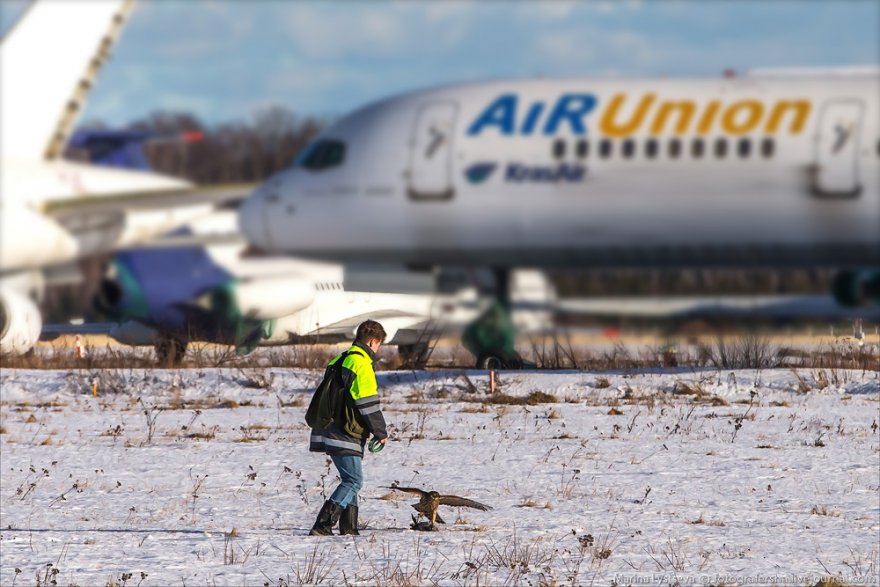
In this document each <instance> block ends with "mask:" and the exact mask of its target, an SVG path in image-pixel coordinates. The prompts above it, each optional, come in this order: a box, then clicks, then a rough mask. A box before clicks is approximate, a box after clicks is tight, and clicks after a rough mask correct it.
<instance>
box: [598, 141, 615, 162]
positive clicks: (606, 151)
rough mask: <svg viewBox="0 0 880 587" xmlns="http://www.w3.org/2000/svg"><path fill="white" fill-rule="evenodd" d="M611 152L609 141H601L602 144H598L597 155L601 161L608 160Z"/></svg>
mask: <svg viewBox="0 0 880 587" xmlns="http://www.w3.org/2000/svg"><path fill="white" fill-rule="evenodd" d="M611 151H612V143H611V140H610V139H602V142H601V143H599V155H601V156H602V159H608V157H610V156H611Z"/></svg>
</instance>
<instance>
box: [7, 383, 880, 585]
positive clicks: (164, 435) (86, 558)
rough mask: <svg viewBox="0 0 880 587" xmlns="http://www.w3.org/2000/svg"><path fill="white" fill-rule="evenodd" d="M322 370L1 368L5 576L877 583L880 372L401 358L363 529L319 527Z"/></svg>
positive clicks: (177, 580)
mask: <svg viewBox="0 0 880 587" xmlns="http://www.w3.org/2000/svg"><path fill="white" fill-rule="evenodd" d="M261 375H265V376H267V377H268V378H269V379H271V382H269V381H265V382H263V381H259V379H260V376H261ZM318 377H319V373H317V372H314V371H306V370H290V369H269V370H266V371H256V370H247V371H241V370H227V369H200V370H195V369H193V370H176V371H163V370H131V371H129V370H119V371H102V372H92V373H89V372H85V371H83V372H77V371H69V372H68V371H24V370H9V369H4V370H3V371H2V375H0V385H2V387H0V427H2V430H0V432H2V434H0V467H2V473H0V584H2V585H4V586H7V585H13V584H15V585H35V584H37V583H38V582H39V583H40V584H44V583H46V579H47V578H48V579H49V581H51V580H52V579H53V578H54V579H55V580H56V581H57V584H58V585H68V584H76V585H106V584H108V583H109V584H119V585H122V584H125V585H129V586H132V585H144V586H146V585H264V584H265V585H300V584H311V583H320V584H331V585H342V584H362V585H430V584H443V585H447V584H448V585H459V584H461V585H476V584H480V585H484V584H524V585H525V584H529V585H540V584H544V585H552V584H577V585H584V584H596V585H607V584H610V583H612V582H616V583H617V584H619V585H626V584H655V585H656V584H661V583H674V582H676V581H678V582H679V583H680V584H682V585H685V584H701V585H702V584H718V583H725V584H743V583H751V584H755V583H770V582H775V583H777V584H778V583H783V582H786V583H789V584H798V585H804V584H811V585H812V584H815V583H816V582H817V581H818V580H819V578H820V577H823V576H825V577H827V576H829V575H835V576H837V577H838V579H840V580H841V581H843V582H844V583H846V584H850V585H858V584H865V585H875V584H877V583H878V582H880V546H878V544H880V434H878V422H880V374H878V372H876V371H875V372H870V371H869V372H861V371H858V372H855V371H828V370H825V371H820V370H804V371H799V372H794V371H791V370H765V371H758V372H755V371H735V372H730V371H716V370H706V371H697V372H694V371H682V372H669V371H666V372H663V373H660V372H647V373H646V372H635V373H620V372H618V373H601V374H600V373H589V372H538V373H531V372H522V373H505V374H502V375H501V376H500V392H499V393H500V394H497V395H494V396H489V395H488V394H487V393H486V388H487V375H486V373H485V372H469V373H467V374H462V373H460V372H451V371H446V372H419V373H413V372H384V373H381V374H380V377H379V379H380V386H381V389H382V394H383V395H382V397H383V405H384V410H385V414H386V418H387V420H388V421H389V422H390V423H391V432H392V436H393V440H394V442H391V443H389V446H388V447H387V448H386V449H385V450H384V451H383V452H382V453H380V454H378V455H368V456H367V457H366V459H365V476H366V483H365V487H364V489H363V491H362V493H361V504H360V505H361V523H362V525H364V526H365V528H364V529H363V530H362V531H361V536H360V537H356V538H354V537H333V538H312V537H308V536H306V533H307V531H308V528H309V527H310V526H311V524H312V522H313V520H314V516H315V514H316V513H317V511H318V509H319V507H320V505H321V503H322V501H323V500H324V498H325V496H326V495H328V494H329V492H330V491H332V488H333V486H334V485H335V482H336V473H335V469H333V468H332V467H331V466H329V465H328V461H327V460H326V459H325V457H324V456H323V455H315V454H310V453H308V432H307V429H306V427H305V425H304V422H303V415H304V413H305V407H306V404H307V402H308V398H309V397H310V393H311V391H312V389H313V388H314V386H315V384H316V382H317V379H318ZM261 383H262V384H266V383H270V387H269V388H260V387H259V385H260V384H261ZM95 384H96V385H97V390H96V391H97V393H96V395H93V386H94V385H95ZM542 394H544V395H542ZM525 400H529V403H523V402H524V401H525ZM395 481H398V482H399V483H400V484H401V485H410V486H417V487H422V488H427V489H435V490H438V491H441V492H447V493H454V494H458V495H462V496H465V497H469V498H472V499H476V500H478V501H481V502H483V503H487V504H489V505H492V506H494V509H493V510H492V511H490V512H481V511H476V510H468V509H461V510H458V509H454V508H453V509H449V508H447V506H442V507H441V515H444V516H445V517H446V519H447V522H449V524H448V526H447V527H441V530H440V531H438V532H416V531H413V530H410V529H409V524H410V521H411V520H410V514H411V513H413V510H412V509H411V508H410V507H409V505H408V504H409V503H412V502H413V501H414V499H413V496H411V495H409V494H401V493H399V492H394V491H391V490H389V489H386V488H385V487H383V486H388V485H391V484H392V483H393V482H395ZM444 510H445V512H444ZM50 565H51V566H50ZM19 570H20V571H21V572H20V574H19V572H18V571H19ZM37 577H39V579H37Z"/></svg>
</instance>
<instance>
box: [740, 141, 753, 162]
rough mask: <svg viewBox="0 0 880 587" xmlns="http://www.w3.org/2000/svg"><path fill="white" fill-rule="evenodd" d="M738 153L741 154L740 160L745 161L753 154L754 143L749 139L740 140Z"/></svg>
mask: <svg viewBox="0 0 880 587" xmlns="http://www.w3.org/2000/svg"><path fill="white" fill-rule="evenodd" d="M736 150H737V153H739V157H740V159H745V158H747V157H748V156H749V154H750V153H751V152H752V141H750V140H749V139H747V138H742V139H740V140H739V143H738V144H737V147H736Z"/></svg>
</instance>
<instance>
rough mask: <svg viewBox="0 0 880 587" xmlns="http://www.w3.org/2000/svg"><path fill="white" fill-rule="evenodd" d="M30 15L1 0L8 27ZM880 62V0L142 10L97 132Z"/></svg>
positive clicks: (96, 115) (110, 71) (192, 0)
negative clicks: (478, 91) (461, 85)
mask: <svg viewBox="0 0 880 587" xmlns="http://www.w3.org/2000/svg"><path fill="white" fill-rule="evenodd" d="M25 4H26V0H0V10H2V13H0V16H2V18H0V20H2V22H0V25H2V26H0V30H2V31H3V32H5V31H6V30H7V28H8V27H9V25H10V23H11V22H14V20H15V18H16V17H17V15H18V14H20V13H21V12H22V6H23V5H25ZM878 63H880V2H876V1H874V0H840V1H835V0H802V1H795V0H763V1H758V0H753V1H749V0H657V1H645V0H620V1H615V2H611V1H604V0H602V1H594V2H586V1H582V2H567V1H564V0H550V1H538V0H535V1H525V0H523V1H500V0H483V1H478V2H466V1H464V0H403V1H382V0H380V1H376V2H354V1H350V0H349V1H343V2H339V1H335V2H334V1H324V2H317V1H297V2H290V1H283V0H254V1H251V2H240V1H237V0H226V1H223V0H219V1H213V0H200V1H196V0H140V1H139V3H138V5H137V6H136V8H135V10H134V13H133V14H132V18H131V20H130V22H129V24H128V26H127V28H126V30H125V31H124V33H123V34H122V37H121V38H120V41H119V43H118V45H117V46H116V48H115V50H114V54H113V57H112V59H111V60H110V62H109V63H108V64H107V65H106V66H105V68H104V70H103V71H102V72H101V75H100V76H99V78H98V83H97V84H96V86H95V89H94V90H93V92H92V94H91V96H90V98H89V102H88V104H87V107H86V111H85V113H84V115H83V118H82V119H81V121H94V120H100V121H103V122H105V123H107V124H110V125H114V126H122V125H125V124H127V123H129V122H131V121H133V120H136V119H138V118H142V117H144V116H146V115H148V114H149V113H151V112H154V111H157V110H170V111H187V112H191V113H193V114H195V115H196V116H198V117H199V118H200V119H201V120H202V121H204V122H205V123H206V124H209V125H210V124H220V123H223V122H232V121H241V120H247V119H248V118H249V117H250V116H252V115H253V114H254V113H255V112H257V111H258V110H260V109H262V108H266V107H269V106H273V105H280V106H284V107H287V108H289V109H291V110H293V111H294V112H295V113H297V114H299V115H302V116H317V117H321V118H325V119H327V118H329V119H332V118H334V117H337V116H340V115H342V114H345V113H346V112H348V111H350V110H352V109H354V108H356V107H358V106H360V105H363V104H365V103H367V102H370V101H372V100H375V99H378V98H382V97H384V96H388V95H392V94H395V93H398V92H402V91H407V90H411V89H416V88H420V87H425V86H432V85H437V84H443V83H448V82H461V81H469V80H484V79H497V78H510V77H515V78H519V77H577V76H595V75H617V76H641V75H668V76H691V75H699V76H714V75H720V74H721V72H722V71H723V70H725V69H728V68H732V69H734V70H736V71H744V70H747V69H750V68H756V67H761V68H765V67H795V66H835V65H855V64H859V65H871V64H874V65H876V64H878Z"/></svg>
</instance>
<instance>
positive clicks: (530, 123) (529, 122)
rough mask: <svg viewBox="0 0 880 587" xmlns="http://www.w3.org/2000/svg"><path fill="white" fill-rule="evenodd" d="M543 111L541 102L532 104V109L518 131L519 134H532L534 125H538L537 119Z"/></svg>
mask: <svg viewBox="0 0 880 587" xmlns="http://www.w3.org/2000/svg"><path fill="white" fill-rule="evenodd" d="M543 111H544V103H543V102H535V103H534V104H532V107H531V108H529V113H528V114H526V120H525V122H523V125H522V128H521V129H520V131H519V132H520V134H524V135H530V134H532V131H533V130H535V125H536V124H537V123H538V118H539V117H540V116H541V113H542V112H543Z"/></svg>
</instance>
